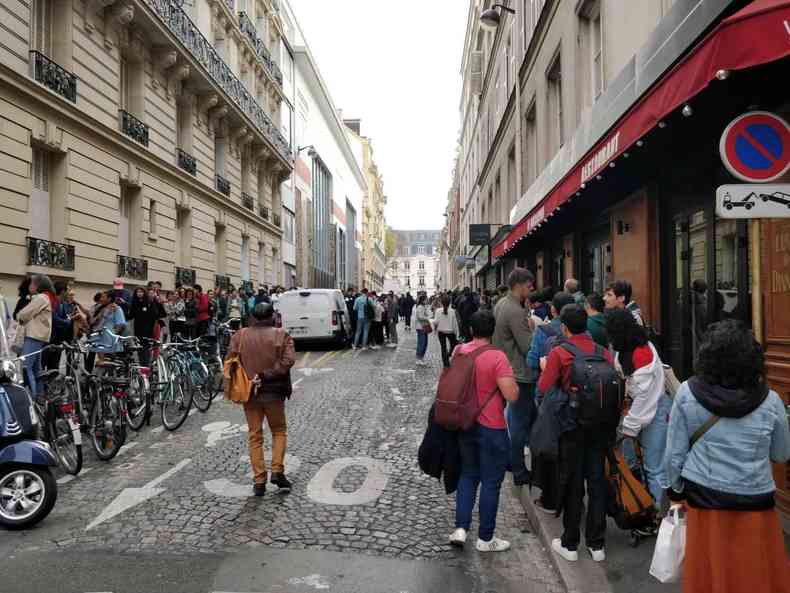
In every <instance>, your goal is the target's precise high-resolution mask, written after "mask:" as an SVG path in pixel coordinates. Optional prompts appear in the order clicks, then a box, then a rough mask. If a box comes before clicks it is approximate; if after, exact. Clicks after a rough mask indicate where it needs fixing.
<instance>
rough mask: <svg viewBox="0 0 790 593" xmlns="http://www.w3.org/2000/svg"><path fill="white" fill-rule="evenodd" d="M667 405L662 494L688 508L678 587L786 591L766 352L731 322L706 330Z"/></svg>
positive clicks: (703, 592)
mask: <svg viewBox="0 0 790 593" xmlns="http://www.w3.org/2000/svg"><path fill="white" fill-rule="evenodd" d="M695 370H696V375H695V376H693V377H692V378H691V379H689V380H688V381H686V382H684V383H683V384H682V385H681V386H680V389H679V390H678V392H677V393H676V394H675V399H674V402H673V404H672V411H671V413H670V417H669V431H668V435H667V452H666V456H665V458H664V461H665V469H666V472H667V475H668V479H669V484H670V488H669V489H668V490H667V494H668V495H669V497H670V499H672V500H673V501H675V502H681V501H682V502H683V503H684V504H685V506H686V509H687V511H688V514H687V529H686V549H685V559H684V561H683V591H684V592H685V593H736V592H737V593H741V592H742V591H748V592H753V593H769V592H770V593H788V592H790V563H788V560H787V556H786V553H785V546H784V541H783V537H782V531H781V527H780V524H779V517H778V515H777V512H776V510H775V508H774V505H775V491H776V483H775V482H774V477H773V474H772V469H771V462H772V461H773V462H774V463H779V464H782V463H786V462H787V461H788V460H790V430H788V423H787V412H786V410H785V405H784V402H783V401H782V399H781V398H780V397H779V395H778V394H777V393H776V392H775V391H773V390H772V389H769V387H768V385H767V384H766V379H765V354H764V353H763V349H762V346H761V345H760V344H759V343H758V342H757V341H756V340H755V338H754V334H753V333H752V332H751V330H749V329H748V328H746V327H744V326H743V325H742V324H740V323H739V322H736V321H734V320H726V321H720V322H718V323H713V324H711V325H710V326H708V328H707V331H706V333H705V337H704V339H703V340H702V343H701V344H700V349H699V351H698V353H697V358H696V361H695Z"/></svg>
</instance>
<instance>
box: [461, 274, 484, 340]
mask: <svg viewBox="0 0 790 593" xmlns="http://www.w3.org/2000/svg"><path fill="white" fill-rule="evenodd" d="M476 297H477V295H476V294H475V293H473V292H472V291H471V289H470V288H469V287H468V286H466V287H464V292H463V295H462V296H461V298H460V299H459V301H458V303H457V304H456V309H457V310H458V315H459V317H460V318H461V327H460V329H461V337H462V338H463V339H464V341H469V340H470V339H471V338H470V334H469V320H470V319H471V318H472V315H474V314H475V312H476V311H477V310H478V309H479V308H480V304H479V302H478V300H477V298H476Z"/></svg>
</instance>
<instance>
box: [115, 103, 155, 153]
mask: <svg viewBox="0 0 790 593" xmlns="http://www.w3.org/2000/svg"><path fill="white" fill-rule="evenodd" d="M118 117H119V118H120V120H121V132H123V133H124V134H126V135H127V136H129V138H131V139H132V140H134V141H135V142H139V143H140V144H142V145H143V146H148V126H147V125H145V124H144V123H143V122H141V121H140V120H139V119H137V118H136V117H135V116H133V115H132V114H131V113H129V112H128V111H124V110H123V109H119V110H118Z"/></svg>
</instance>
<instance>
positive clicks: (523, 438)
mask: <svg viewBox="0 0 790 593" xmlns="http://www.w3.org/2000/svg"><path fill="white" fill-rule="evenodd" d="M507 284H508V287H509V288H510V291H509V292H508V294H507V295H506V296H504V297H502V298H501V299H500V300H499V302H498V303H497V305H496V309H495V311H496V329H495V330H494V337H493V339H492V340H491V343H492V344H493V345H494V346H496V347H497V348H499V349H500V350H504V351H505V354H506V355H507V358H508V361H509V362H510V366H511V367H513V375H514V377H515V379H516V383H518V399H517V400H516V401H512V402H508V406H507V426H508V431H509V432H510V442H511V445H512V454H511V460H510V461H511V465H512V467H513V482H514V483H515V484H516V486H522V485H524V484H527V483H529V478H530V475H529V470H527V466H526V463H525V462H524V447H526V446H527V445H529V431H530V430H531V429H532V423H533V422H534V420H535V400H534V393H535V376H534V373H533V372H532V370H531V369H530V368H529V367H528V366H527V352H529V347H530V345H531V344H532V327H531V326H530V324H529V316H530V310H529V308H524V302H525V301H526V300H527V297H528V296H529V293H530V292H532V289H533V286H534V284H535V276H533V275H532V272H530V271H529V270H527V269H525V268H515V269H514V270H513V271H512V272H510V275H509V276H508V279H507Z"/></svg>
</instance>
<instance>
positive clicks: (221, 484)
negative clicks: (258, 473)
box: [203, 451, 302, 498]
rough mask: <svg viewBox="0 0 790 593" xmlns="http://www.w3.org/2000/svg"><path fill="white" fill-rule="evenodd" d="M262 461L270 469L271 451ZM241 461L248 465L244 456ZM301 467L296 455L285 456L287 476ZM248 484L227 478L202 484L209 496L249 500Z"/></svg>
mask: <svg viewBox="0 0 790 593" xmlns="http://www.w3.org/2000/svg"><path fill="white" fill-rule="evenodd" d="M264 459H265V460H266V467H271V466H272V453H271V451H267V452H266V453H265V454H264ZM241 461H242V462H243V463H247V464H249V463H250V458H249V457H247V456H246V455H244V456H242V458H241ZM301 465H302V460H301V459H299V458H298V457H297V456H296V455H291V454H290V453H286V454H285V471H286V473H287V474H288V475H292V474H295V473H296V472H298V471H299V468H300V467H301ZM247 477H249V478H252V477H253V474H252V471H249V472H247ZM250 484H251V482H250V483H247V484H237V483H236V482H232V481H231V480H229V479H228V478H217V479H216V480H207V481H205V482H203V487H204V488H205V489H206V490H208V491H209V492H211V494H214V495H216V496H223V497H225V498H249V497H250V496H251V495H252V489H251V488H250Z"/></svg>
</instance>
